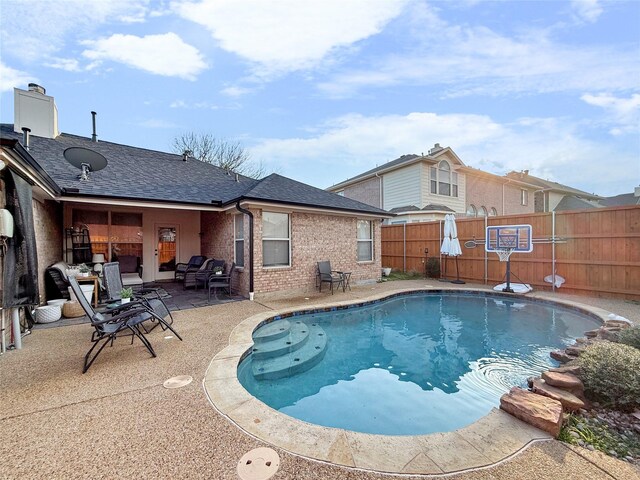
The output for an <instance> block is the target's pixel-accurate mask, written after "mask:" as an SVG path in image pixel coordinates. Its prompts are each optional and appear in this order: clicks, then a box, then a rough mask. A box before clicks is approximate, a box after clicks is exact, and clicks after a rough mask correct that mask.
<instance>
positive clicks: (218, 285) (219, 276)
mask: <svg viewBox="0 0 640 480" xmlns="http://www.w3.org/2000/svg"><path fill="white" fill-rule="evenodd" d="M235 269H236V264H235V262H233V263H232V264H231V268H230V269H228V270H227V264H226V262H225V261H224V260H216V259H215V258H207V257H205V256H203V255H194V256H193V257H191V259H190V260H189V262H187V263H178V264H177V265H176V271H175V275H174V278H175V280H176V281H180V280H181V281H182V287H183V288H184V289H186V288H190V287H194V288H195V289H196V290H197V289H198V288H200V287H202V288H204V289H205V290H207V291H208V301H211V291H213V294H214V297H215V298H217V296H218V289H224V290H226V291H227V293H228V294H229V295H231V287H232V285H231V283H232V282H231V280H232V275H233V273H234V272H235Z"/></svg>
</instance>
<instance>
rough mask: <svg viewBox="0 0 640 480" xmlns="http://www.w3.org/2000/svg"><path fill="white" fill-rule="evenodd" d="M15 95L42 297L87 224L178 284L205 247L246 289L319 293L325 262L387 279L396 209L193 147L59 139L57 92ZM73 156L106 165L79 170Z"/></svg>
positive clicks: (14, 150) (355, 276)
mask: <svg viewBox="0 0 640 480" xmlns="http://www.w3.org/2000/svg"><path fill="white" fill-rule="evenodd" d="M15 102H16V103H15V121H16V123H15V124H14V125H11V124H3V125H2V126H1V132H0V140H1V143H2V145H1V146H2V151H1V153H2V160H3V162H4V164H5V165H8V168H6V169H4V170H3V171H2V175H3V178H4V175H6V174H7V171H11V172H14V173H17V174H19V175H20V176H21V177H22V178H24V179H26V180H27V181H28V182H29V184H30V185H31V187H29V188H31V190H30V192H31V194H32V196H33V200H34V201H33V225H34V228H35V238H36V244H37V257H38V258H37V261H38V271H39V283H40V293H41V295H40V299H41V300H42V297H43V295H42V294H43V293H44V291H43V288H42V285H43V281H42V277H43V272H44V269H45V268H46V267H47V266H49V265H51V264H52V263H54V262H56V261H59V260H61V259H62V258H64V256H65V254H66V253H68V252H65V251H64V249H65V248H66V245H67V242H65V240H66V238H65V236H66V235H68V234H67V233H66V232H67V231H69V232H70V231H71V230H72V229H73V228H74V227H75V228H78V229H79V228H88V230H89V234H90V243H91V247H92V251H93V253H103V254H104V255H105V257H106V259H107V261H109V260H110V259H114V258H116V257H117V256H118V255H134V256H136V257H138V259H139V261H140V263H142V265H143V267H144V268H143V280H144V281H145V282H150V281H154V280H163V279H172V278H173V270H174V267H175V264H176V263H179V262H186V261H188V260H189V258H190V257H191V256H192V255H198V254H202V255H206V256H209V257H215V258H219V259H224V260H225V261H226V262H227V264H229V265H230V264H231V263H232V262H234V261H235V262H236V263H237V264H238V265H239V266H240V269H239V270H240V273H239V280H240V281H239V284H240V290H241V292H242V293H243V294H244V295H249V294H250V293H253V292H255V293H256V294H264V293H267V292H272V291H276V290H280V291H281V290H302V289H311V288H313V287H314V286H315V276H316V262H318V261H322V260H330V261H331V263H332V267H334V268H336V269H341V270H344V271H350V272H352V276H351V278H352V281H353V282H374V281H376V280H377V279H379V277H380V273H381V263H380V261H381V260H380V258H381V252H380V224H381V221H382V220H384V219H385V218H390V217H391V215H389V214H387V213H386V212H384V211H382V210H381V209H379V208H376V207H372V206H370V205H366V204H364V203H360V202H357V201H355V200H352V199H349V198H345V197H341V196H339V195H335V194H333V193H329V192H326V191H324V190H320V189H317V188H314V187H311V186H309V185H306V184H303V183H300V182H297V181H294V180H291V179H289V178H286V177H282V176H280V175H276V174H272V175H269V176H267V177H266V178H264V179H261V180H255V179H251V178H247V177H244V176H241V175H237V174H235V173H233V172H228V171H225V170H223V169H221V168H219V167H216V166H213V165H211V164H207V163H203V162H200V161H198V160H196V159H194V158H192V157H190V156H188V155H187V154H185V155H175V154H169V153H164V152H158V151H153V150H147V149H143V148H137V147H133V146H127V145H120V144H116V143H111V142H104V141H99V142H98V141H97V140H96V139H97V137H96V135H95V131H94V136H93V138H86V137H80V136H77V135H71V134H65V133H62V134H60V133H58V125H57V109H56V106H55V102H54V99H53V97H50V96H47V95H45V92H44V89H43V88H42V87H39V86H37V85H31V84H30V86H29V91H25V90H20V89H15ZM23 127H28V128H30V129H31V132H30V133H29V132H26V131H23ZM69 149H75V150H69ZM73 153H75V154H77V155H79V157H78V158H79V160H78V162H77V163H82V159H83V158H85V157H87V156H93V157H94V158H96V159H97V163H100V162H102V161H104V164H105V166H104V168H102V169H99V170H97V169H96V170H97V171H89V170H87V169H86V168H84V169H83V168H82V167H81V169H78V168H76V166H73V165H72V164H71V163H70V161H69V157H71V156H72V154H73ZM87 158H88V157H87ZM71 160H72V161H73V158H72V159H71ZM89 163H91V162H89ZM25 188H26V187H25ZM2 189H3V190H4V184H3V187H2ZM3 193H4V192H3ZM0 197H3V199H4V195H0ZM251 246H253V248H251Z"/></svg>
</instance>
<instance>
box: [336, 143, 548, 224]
mask: <svg viewBox="0 0 640 480" xmlns="http://www.w3.org/2000/svg"><path fill="white" fill-rule="evenodd" d="M327 190H328V191H330V192H335V193H338V194H340V195H343V196H344V197H346V198H351V199H354V200H358V201H360V202H364V203H367V204H369V205H372V206H375V207H378V208H382V209H383V210H387V211H388V212H390V213H394V214H395V215H396V216H395V217H394V218H393V219H391V220H390V221H389V222H390V223H408V222H423V221H430V220H438V219H442V218H444V216H445V215H446V214H447V213H452V212H454V213H457V214H461V215H467V216H471V217H476V216H495V215H508V214H518V213H531V212H533V193H534V192H535V190H536V187H535V186H534V185H531V184H529V183H527V182H525V181H521V180H516V179H511V178H506V177H501V176H498V175H493V174H491V173H487V172H483V171H481V170H477V169H475V168H470V167H467V166H466V165H465V164H464V163H463V162H462V160H461V159H460V158H459V157H458V156H457V155H456V154H455V152H454V151H453V150H452V149H451V148H449V147H445V148H442V147H441V146H440V145H439V144H437V143H436V144H435V146H434V147H433V148H432V149H431V150H429V153H428V154H427V155H403V156H402V157H400V158H397V159H395V160H392V161H390V162H387V163H385V164H384V165H380V166H378V167H376V168H374V169H371V170H369V171H367V172H365V173H362V174H360V175H357V176H355V177H353V178H350V179H348V180H346V181H344V182H341V183H338V184H336V185H333V186H332V187H330V188H328V189H327Z"/></svg>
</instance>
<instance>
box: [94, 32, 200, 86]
mask: <svg viewBox="0 0 640 480" xmlns="http://www.w3.org/2000/svg"><path fill="white" fill-rule="evenodd" d="M84 43H85V45H88V46H90V48H89V49H88V50H85V51H84V52H82V55H84V56H85V57H86V58H89V59H91V60H97V61H101V60H112V61H115V62H120V63H123V64H125V65H129V66H131V67H134V68H138V69H140V70H144V71H147V72H150V73H154V74H156V75H164V76H168V77H180V78H184V79H186V80H195V79H196V77H197V75H198V74H199V73H200V72H202V71H203V70H204V69H205V68H206V67H207V65H206V63H205V62H204V59H203V57H202V55H201V54H200V52H199V51H198V49H196V48H195V47H193V46H191V45H189V44H187V43H185V42H184V41H183V40H182V39H181V38H180V37H179V36H178V35H176V34H175V33H173V32H169V33H165V34H163V35H146V36H144V37H136V36H135V35H122V34H115V35H112V36H110V37H109V38H103V39H100V40H95V41H87V42H84Z"/></svg>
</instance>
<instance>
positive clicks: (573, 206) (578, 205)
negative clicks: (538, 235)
mask: <svg viewBox="0 0 640 480" xmlns="http://www.w3.org/2000/svg"><path fill="white" fill-rule="evenodd" d="M592 208H598V206H597V205H594V204H593V203H591V202H588V201H587V200H583V199H582V198H577V197H572V196H570V195H565V196H564V197H563V198H562V200H560V203H558V205H557V206H556V208H555V210H556V211H558V212H559V211H563V210H590V209H592Z"/></svg>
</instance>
